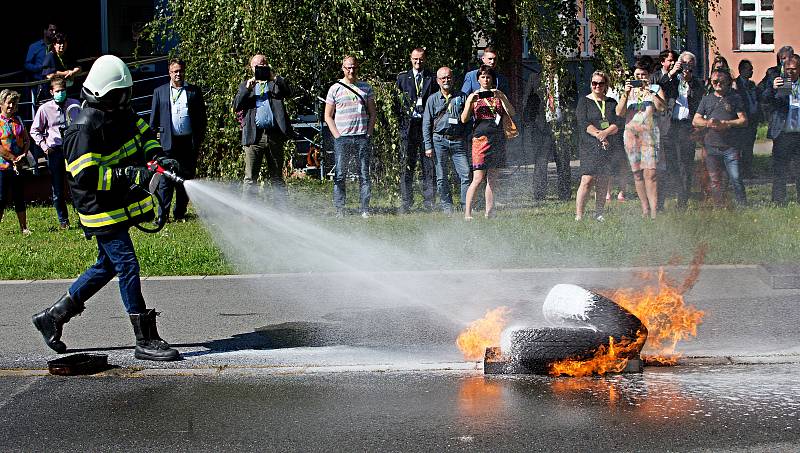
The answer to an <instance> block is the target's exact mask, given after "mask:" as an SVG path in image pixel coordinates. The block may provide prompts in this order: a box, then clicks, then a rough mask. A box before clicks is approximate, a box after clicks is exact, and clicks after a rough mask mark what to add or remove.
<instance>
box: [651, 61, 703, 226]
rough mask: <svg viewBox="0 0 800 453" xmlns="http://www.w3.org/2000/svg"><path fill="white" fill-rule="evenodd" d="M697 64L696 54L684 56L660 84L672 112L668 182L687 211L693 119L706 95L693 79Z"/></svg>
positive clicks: (667, 141) (666, 142) (666, 143)
mask: <svg viewBox="0 0 800 453" xmlns="http://www.w3.org/2000/svg"><path fill="white" fill-rule="evenodd" d="M696 61H697V59H696V58H695V56H694V54H693V53H691V52H683V53H682V54H681V55H680V57H679V58H678V62H677V63H676V64H674V65H673V66H672V69H670V71H669V72H668V73H667V74H665V75H664V76H663V77H661V80H660V81H659V83H658V84H659V85H660V86H661V88H662V89H663V90H664V93H665V94H666V96H667V109H669V112H670V125H669V131H668V132H667V138H666V139H665V140H663V141H662V143H663V145H664V148H665V149H664V151H665V153H664V155H665V158H666V159H667V173H668V175H669V177H668V178H667V181H665V182H670V183H671V184H670V185H672V186H674V187H675V189H676V190H677V192H678V209H685V208H686V205H687V203H688V201H689V194H690V193H691V188H692V174H693V173H694V157H695V147H696V145H695V141H694V139H693V138H692V118H694V114H695V113H696V112H697V106H698V105H700V100H701V99H703V95H704V94H705V87H704V86H703V81H702V80H701V79H700V78H698V77H696V76H695V75H694V70H695V63H696ZM658 192H659V194H661V193H662V192H664V191H662V190H659V191H658ZM663 206H664V199H663V197H659V200H658V209H659V210H662V209H663Z"/></svg>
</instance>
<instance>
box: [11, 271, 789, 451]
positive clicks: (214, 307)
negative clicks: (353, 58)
mask: <svg viewBox="0 0 800 453" xmlns="http://www.w3.org/2000/svg"><path fill="white" fill-rule="evenodd" d="M639 271H641V269H582V270H581V269H547V270H536V269H528V270H524V269H522V270H505V271H497V270H486V271H463V272H461V271H432V272H401V273H375V274H365V275H361V276H359V277H358V278H355V279H353V278H351V277H352V276H347V275H344V274H336V273H331V274H315V275H305V274H290V275H260V276H235V277H213V278H211V277H209V278H203V277H191V278H151V279H146V280H145V281H144V282H143V290H144V293H145V297H146V299H147V300H148V301H149V304H150V305H151V306H154V307H156V308H157V309H159V310H160V311H162V312H163V314H162V316H161V317H160V318H159V330H160V332H161V333H162V335H163V336H164V337H165V338H166V339H168V340H169V341H171V342H172V343H173V344H175V345H177V346H178V347H179V348H180V350H181V351H182V353H183V355H184V360H182V361H180V362H175V363H148V362H142V361H137V360H135V359H133V357H132V355H133V354H132V346H131V344H132V340H133V338H132V332H131V328H130V324H129V322H128V320H127V317H126V316H125V315H124V313H123V312H122V309H121V305H120V302H119V295H118V293H117V289H116V288H115V287H114V285H108V286H107V287H106V288H105V289H103V290H102V291H101V292H100V293H98V294H97V296H95V298H93V299H92V301H91V302H90V303H89V304H87V309H86V311H85V312H84V314H83V315H82V316H80V317H77V318H75V319H73V320H72V321H71V322H70V323H69V324H67V325H66V326H65V335H64V340H65V341H66V342H67V344H68V346H69V347H70V348H71V349H70V351H69V352H79V351H84V352H86V351H88V352H100V353H103V354H108V356H109V362H110V363H111V364H112V365H114V366H115V368H113V369H111V370H109V371H106V372H104V373H101V374H99V375H95V376H89V377H71V378H64V377H55V376H50V375H48V374H47V372H46V370H45V368H46V362H47V360H50V359H52V358H54V357H56V355H55V354H53V353H52V352H51V351H49V350H48V349H47V348H46V347H45V346H44V345H43V343H42V340H41V337H40V336H39V335H38V332H36V331H35V330H34V329H33V327H32V326H31V325H30V314H31V313H32V312H34V311H36V310H38V309H41V308H44V307H45V306H47V305H49V304H50V303H51V302H52V301H53V300H55V299H56V298H57V297H58V296H59V295H60V294H61V293H62V292H63V291H64V289H66V287H67V286H68V283H69V282H65V281H54V282H0V291H2V293H3V295H4V297H3V299H4V301H3V303H4V305H3V306H2V307H1V308H0V310H2V316H0V327H2V329H0V426H3V427H4V429H3V430H0V450H2V451H9V450H25V451H31V450H33V451H39V450H64V451H108V450H128V449H134V448H136V449H143V450H159V451H163V450H179V451H187V450H194V451H205V450H223V449H225V450H235V451H241V450H268V451H287V450H295V451H296V450H302V451H320V450H325V451H343V450H344V451H359V450H364V451H419V450H435V451H438V450H444V449H459V450H463V449H467V450H481V451H486V450H493V451H503V450H507V451H566V450H569V451H575V450H577V451H586V450H592V451H606V450H613V451H643V450H646V451H650V450H653V451H689V450H709V451H731V450H734V451H736V450H741V451H798V450H800V398H798V397H797V395H800V373H798V372H800V344H798V341H797V339H798V338H800V310H797V308H798V304H800V290H792V289H774V288H772V287H771V286H769V285H767V284H766V283H764V280H763V279H762V278H761V277H760V276H759V273H758V269H757V267H755V266H707V267H704V269H703V271H702V273H701V275H700V279H699V280H698V282H697V284H696V285H695V286H694V288H693V289H691V290H690V291H689V292H688V293H687V294H686V302H687V303H689V304H692V305H694V306H696V307H697V308H699V309H701V310H704V311H705V312H706V314H705V317H704V322H703V324H702V325H701V326H700V328H699V330H698V336H697V338H695V339H693V340H692V341H689V342H685V343H681V345H680V347H679V349H680V350H681V351H683V352H684V353H685V356H684V358H683V359H682V361H681V363H682V364H683V365H682V366H679V367H673V368H653V367H647V368H645V372H644V374H632V375H617V376H608V377H604V378H550V377H540V376H483V375H482V373H481V364H480V362H469V361H465V360H464V359H463V357H462V356H461V355H460V353H459V352H458V350H457V349H456V347H455V345H454V339H455V336H456V335H457V333H458V332H459V331H460V330H461V329H463V328H464V326H465V325H466V323H468V322H469V321H472V320H474V319H477V318H479V317H481V316H482V315H483V314H484V313H485V311H486V310H487V309H492V308H496V307H498V306H501V305H505V306H508V307H509V308H510V310H511V312H512V314H513V320H514V322H515V323H523V324H531V325H539V324H540V323H541V322H542V314H541V303H542V301H543V300H544V295H545V294H546V293H547V291H548V290H549V288H550V287H551V286H552V285H554V284H556V283H564V282H570V283H576V284H581V285H583V286H586V287H590V288H611V287H625V286H637V285H639V284H641V281H639V280H638V277H635V274H637V273H638V272H639ZM675 272H676V275H675V279H676V280H680V278H679V274H680V272H681V270H680V269H678V270H676V271H675ZM477 280H480V281H481V285H480V287H476V286H475V285H474V282H475V281H477Z"/></svg>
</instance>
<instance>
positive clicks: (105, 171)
mask: <svg viewBox="0 0 800 453" xmlns="http://www.w3.org/2000/svg"><path fill="white" fill-rule="evenodd" d="M97 190H111V168H109V167H102V166H101V167H100V174H99V175H98V178H97Z"/></svg>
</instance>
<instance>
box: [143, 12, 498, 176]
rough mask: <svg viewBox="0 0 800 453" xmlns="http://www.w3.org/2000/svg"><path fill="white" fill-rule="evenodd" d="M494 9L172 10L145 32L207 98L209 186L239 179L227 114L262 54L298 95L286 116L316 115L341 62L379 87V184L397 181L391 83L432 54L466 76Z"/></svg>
mask: <svg viewBox="0 0 800 453" xmlns="http://www.w3.org/2000/svg"><path fill="white" fill-rule="evenodd" d="M491 13H492V7H491V2H490V0H467V1H463V0H458V1H457V0H441V1H437V2H422V1H418V0H396V1H391V2H375V1H368V0H290V1H280V2H279V1H270V0H215V1H209V0H168V1H166V2H165V3H164V4H163V6H162V7H161V8H160V9H159V10H158V11H157V14H156V18H155V20H154V21H153V22H151V23H150V25H149V27H148V31H149V35H150V38H151V39H153V40H154V41H156V42H161V43H164V42H174V43H177V45H176V46H175V47H174V48H172V49H171V51H170V52H171V54H173V55H178V56H180V57H181V58H183V59H184V60H185V61H186V62H187V78H188V79H189V80H191V81H192V82H194V83H197V84H199V85H201V86H203V87H204V88H205V89H207V90H210V92H209V93H208V95H207V103H208V107H209V109H208V110H209V117H210V118H214V119H216V120H217V122H218V123H217V126H218V127H217V128H211V130H210V131H209V135H208V139H207V141H206V144H205V150H204V152H203V153H202V156H203V157H202V161H201V165H200V167H201V171H202V172H204V173H205V174H206V175H208V176H224V175H229V176H230V175H238V174H240V173H241V166H242V163H241V162H242V161H241V151H240V147H239V146H238V137H239V133H240V126H239V124H238V122H237V120H236V117H235V116H234V115H233V114H232V112H231V107H230V105H231V100H232V99H233V96H234V94H235V93H236V89H237V87H238V84H239V83H240V82H241V80H243V79H244V78H246V77H249V76H250V73H249V71H250V70H249V66H248V62H249V59H250V57H251V56H252V55H254V54H256V53H263V54H265V55H266V56H267V59H268V61H269V62H270V64H271V65H272V66H273V68H274V71H275V72H276V73H278V74H280V75H282V76H283V77H285V78H286V79H287V80H288V81H289V83H290V84H291V86H292V87H293V88H294V89H295V90H296V94H298V95H299V97H298V98H297V99H295V100H294V102H292V103H291V105H290V106H289V107H290V112H292V113H294V114H300V113H310V112H304V111H302V110H303V108H310V107H313V105H314V102H315V100H316V99H317V97H318V96H322V97H324V96H325V93H326V92H327V89H328V87H329V86H330V85H331V84H332V83H333V82H334V81H336V80H338V79H339V78H341V76H342V74H341V62H342V57H343V56H344V55H355V56H356V57H358V59H359V60H360V61H361V64H360V78H361V79H362V80H365V81H367V82H369V83H371V84H372V85H373V87H374V88H375V92H376V98H377V99H376V101H377V105H378V107H379V111H380V112H379V116H380V118H379V121H378V123H377V126H376V132H375V133H376V137H375V138H374V140H375V142H376V146H375V149H376V154H377V155H376V158H375V159H373V161H374V162H376V165H377V166H378V170H380V171H381V172H382V173H383V174H379V175H376V178H375V181H376V183H379V184H384V185H386V186H389V187H391V188H394V183H395V182H396V181H398V179H397V174H398V172H397V171H396V170H397V168H398V163H397V156H396V149H397V146H398V142H399V138H398V135H397V128H396V125H397V119H396V117H395V113H394V109H393V106H394V97H395V95H396V92H395V91H394V88H393V86H394V81H395V79H396V75H397V73H398V72H400V71H401V70H405V69H408V67H409V64H410V63H409V54H410V52H411V50H412V49H413V48H415V47H424V48H426V49H427V51H428V66H429V67H431V68H436V67H439V66H442V65H448V66H450V67H452V68H453V69H454V70H455V71H456V72H462V71H463V69H464V68H465V65H466V64H467V62H470V61H472V57H471V56H472V53H473V49H474V46H475V41H474V39H475V38H476V37H479V36H483V35H486V34H488V33H491V32H492V31H493V28H492V27H493V24H494V18H493V16H492V14H491Z"/></svg>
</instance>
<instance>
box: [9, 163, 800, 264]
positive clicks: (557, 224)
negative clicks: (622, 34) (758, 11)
mask: <svg viewBox="0 0 800 453" xmlns="http://www.w3.org/2000/svg"><path fill="white" fill-rule="evenodd" d="M761 167H763V165H760V166H759V167H758V168H761ZM348 188H350V189H351V190H350V193H349V194H348V198H349V201H350V203H351V204H350V205H349V206H348V207H349V208H351V209H352V210H353V211H355V208H356V204H355V203H356V202H357V200H356V198H357V190H356V184H355V183H349V184H348ZM501 190H503V191H505V195H503V194H501V197H500V199H501V201H502V202H503V203H504V206H503V207H502V208H501V209H500V210H499V214H498V217H497V218H496V219H492V220H487V219H484V218H483V217H482V216H480V214H481V213H480V211H479V212H477V214H478V216H476V219H475V220H474V221H472V222H465V221H463V220H462V219H461V217H460V215H456V216H453V217H448V216H445V215H443V214H440V213H423V212H415V213H412V214H410V215H405V216H397V215H395V214H394V213H393V202H392V201H391V198H390V197H389V196H388V195H386V194H380V193H378V194H375V197H374V199H373V200H374V202H373V206H374V207H375V208H376V211H377V212H378V214H376V215H373V216H372V217H371V218H370V219H368V220H364V219H361V218H360V217H358V216H355V215H354V216H347V217H345V219H334V218H333V217H332V214H333V208H332V206H331V186H330V183H328V182H324V183H323V182H318V181H316V182H315V181H311V180H304V181H299V182H293V183H292V184H291V186H290V194H291V199H292V204H293V205H294V206H296V207H298V208H299V209H302V210H303V211H304V212H305V213H306V214H305V215H307V216H310V217H311V218H312V219H314V221H316V222H318V223H320V224H321V225H323V226H324V227H326V228H328V229H330V230H332V231H334V232H338V233H340V234H342V235H345V236H347V237H351V238H353V237H356V238H363V239H364V241H368V240H373V241H377V243H379V244H380V243H389V244H392V245H394V246H395V247H396V248H399V249H401V250H403V251H405V252H407V253H408V254H409V256H411V257H419V265H418V266H417V268H429V269H470V268H524V267H544V266H547V267H585V266H639V265H661V264H666V263H668V262H669V261H670V260H672V259H674V258H675V257H682V258H683V259H684V261H686V260H688V259H689V258H690V257H691V256H692V254H693V253H694V251H695V249H696V248H697V247H698V246H699V245H700V244H706V245H708V254H707V258H706V263H709V264H749V263H796V262H798V261H800V235H798V225H800V206H798V205H797V204H796V203H790V204H789V206H788V207H775V206H772V205H771V204H770V203H769V202H768V201H767V200H768V199H769V186H768V185H757V186H753V187H748V197H749V200H750V201H751V203H752V206H750V207H748V208H745V209H740V210H728V209H716V210H712V209H709V208H707V207H704V206H701V205H700V204H699V203H698V202H693V203H692V204H691V205H690V208H689V210H688V212H686V213H678V212H676V211H675V210H674V208H673V202H672V201H670V202H668V204H667V212H666V213H665V214H664V215H661V216H659V217H658V218H657V219H656V220H655V221H650V220H646V219H642V218H641V215H640V209H639V203H638V200H636V199H635V198H633V197H631V196H630V194H629V200H628V201H627V202H625V203H618V202H616V201H612V202H611V204H610V205H609V207H608V208H607V211H606V215H605V218H606V221H605V222H602V223H600V222H596V221H594V220H591V219H590V216H587V218H586V219H585V220H584V221H582V222H576V221H575V220H574V211H575V203H574V201H572V202H569V203H562V202H558V201H555V200H551V201H546V202H545V203H543V204H542V205H540V206H538V207H531V205H532V200H531V199H530V194H529V193H527V192H528V190H527V189H526V188H525V189H514V188H512V187H504V188H502V189H501ZM789 192H790V193H789V199H792V200H793V199H795V198H794V196H795V195H794V189H793V188H790V190H789ZM417 201H418V203H419V196H418V197H417ZM394 205H396V203H395V204H394ZM592 206H593V201H590V203H589V205H588V209H589V212H591V209H592ZM28 216H29V225H30V227H31V228H32V229H33V230H34V233H33V235H31V236H29V237H23V236H22V235H20V233H19V229H18V224H17V220H16V217H15V215H14V213H13V212H12V211H10V210H8V211H6V214H5V216H4V218H3V221H2V223H0V235H2V237H3V241H2V243H0V279H49V278H74V277H76V276H77V275H79V274H80V273H81V272H82V271H83V270H85V269H86V268H87V267H88V266H90V265H91V264H92V263H93V262H94V260H95V257H96V253H97V249H96V245H95V243H94V242H93V241H91V242H90V241H86V240H84V239H83V235H82V233H81V232H80V231H79V230H78V229H76V228H73V229H71V230H68V231H61V230H58V229H57V228H56V227H57V221H56V219H55V213H54V212H53V209H52V208H51V207H49V206H32V207H29V209H28ZM131 232H132V233H131V234H132V237H133V240H134V243H135V244H136V250H137V254H138V256H139V260H140V262H141V265H142V274H143V275H212V274H230V273H235V271H234V267H233V266H232V265H231V264H230V263H229V262H228V261H227V260H226V259H225V257H224V255H223V253H222V251H221V250H219V249H218V248H217V247H216V246H215V245H214V243H213V240H212V238H211V236H210V234H209V233H208V232H207V231H206V230H205V229H204V228H203V226H202V223H201V222H200V221H199V220H197V219H193V220H191V221H189V222H187V223H171V224H168V225H167V226H166V228H165V229H164V230H162V231H161V232H160V233H158V234H154V235H149V234H144V233H141V232H139V231H138V230H133V229H132V230H131ZM302 246H303V245H302V243H298V247H302ZM343 253H344V252H343ZM309 264H310V265H309V267H308V268H303V269H299V268H297V267H296V266H294V267H292V266H289V265H285V264H283V263H282V262H281V260H279V259H276V260H274V262H273V263H271V264H269V266H268V269H238V271H239V272H286V271H306V270H310V269H311V270H313V269H314V267H313V263H309Z"/></svg>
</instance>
